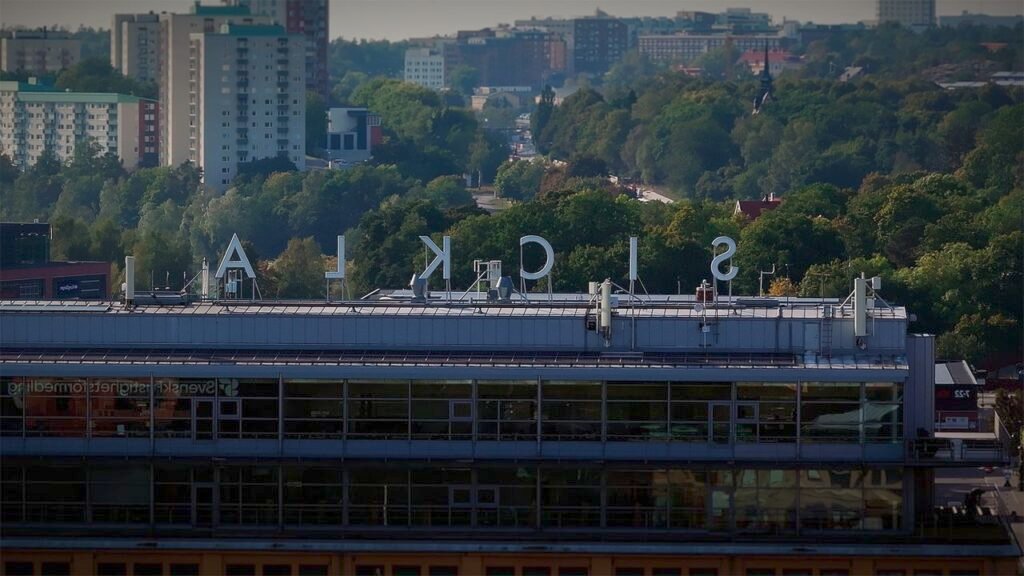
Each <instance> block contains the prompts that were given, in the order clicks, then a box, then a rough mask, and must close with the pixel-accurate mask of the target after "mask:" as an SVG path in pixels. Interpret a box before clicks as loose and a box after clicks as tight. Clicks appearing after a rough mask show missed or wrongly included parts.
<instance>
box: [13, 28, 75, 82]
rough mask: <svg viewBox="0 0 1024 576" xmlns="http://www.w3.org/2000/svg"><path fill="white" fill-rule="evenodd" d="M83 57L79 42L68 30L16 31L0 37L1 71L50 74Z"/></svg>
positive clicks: (72, 64)
mask: <svg viewBox="0 0 1024 576" xmlns="http://www.w3.org/2000/svg"><path fill="white" fill-rule="evenodd" d="M81 58H82V43H81V42H80V41H79V40H78V39H75V38H71V36H70V35H68V33H67V32H55V31H53V30H47V29H46V28H43V29H41V30H15V31H13V32H11V35H10V36H9V37H5V38H0V71H3V72H27V73H29V74H38V75H44V74H52V73H54V72H60V71H61V70H64V69H65V68H70V67H72V66H74V65H75V64H78V61H79V60H81Z"/></svg>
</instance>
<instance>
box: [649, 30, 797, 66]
mask: <svg viewBox="0 0 1024 576" xmlns="http://www.w3.org/2000/svg"><path fill="white" fill-rule="evenodd" d="M787 42H788V39H787V38H785V37H783V36H779V35H765V34H755V35H749V36H734V35H730V34H673V35H671V36H641V37H640V39H639V48H640V53H641V54H645V55H646V56H648V57H649V58H650V59H652V60H654V61H656V62H682V63H688V62H692V61H694V60H696V59H697V58H699V57H700V56H702V55H704V54H707V53H708V52H711V51H712V50H715V49H718V48H723V47H725V46H727V45H729V44H731V45H732V46H733V47H734V48H736V49H737V50H739V51H740V52H746V51H750V50H754V51H759V50H764V47H765V46H766V45H767V46H768V49H769V50H780V49H782V48H783V47H784V45H785V44H786V43H787Z"/></svg>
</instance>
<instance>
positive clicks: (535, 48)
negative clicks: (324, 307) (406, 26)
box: [444, 28, 566, 89]
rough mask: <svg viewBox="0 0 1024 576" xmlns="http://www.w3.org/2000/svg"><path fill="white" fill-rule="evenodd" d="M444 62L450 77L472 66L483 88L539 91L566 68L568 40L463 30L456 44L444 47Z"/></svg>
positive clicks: (536, 32) (534, 33)
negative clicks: (461, 67) (518, 87)
mask: <svg viewBox="0 0 1024 576" xmlns="http://www.w3.org/2000/svg"><path fill="white" fill-rule="evenodd" d="M444 58H445V63H444V69H445V70H446V71H447V74H448V75H449V76H450V75H451V73H452V71H453V70H454V69H455V68H457V67H458V66H462V65H465V66H469V67H471V68H473V69H475V70H476V71H477V82H478V84H479V85H481V86H532V87H533V88H535V89H539V88H540V87H541V86H543V85H544V84H547V83H549V82H550V80H551V77H552V76H553V75H555V74H560V73H563V72H564V71H565V68H566V49H565V40H563V39H562V38H561V37H560V36H559V35H557V34H555V33H552V32H547V31H544V30H540V29H535V28H534V29H525V30H517V29H498V30H493V29H490V28H485V29H483V30H461V31H459V33H458V36H457V38H456V41H455V42H454V43H448V44H447V45H445V46H444ZM449 80H450V77H449Z"/></svg>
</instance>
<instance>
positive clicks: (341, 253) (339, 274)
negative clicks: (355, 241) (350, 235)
mask: <svg viewBox="0 0 1024 576" xmlns="http://www.w3.org/2000/svg"><path fill="white" fill-rule="evenodd" d="M324 278H327V279H328V280H344V279H345V237H344V236H338V269H337V270H336V271H335V270H332V271H330V272H325V273H324Z"/></svg>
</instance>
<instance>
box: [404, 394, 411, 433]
mask: <svg viewBox="0 0 1024 576" xmlns="http://www.w3.org/2000/svg"><path fill="white" fill-rule="evenodd" d="M405 439H406V440H412V380H406V381H405Z"/></svg>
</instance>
